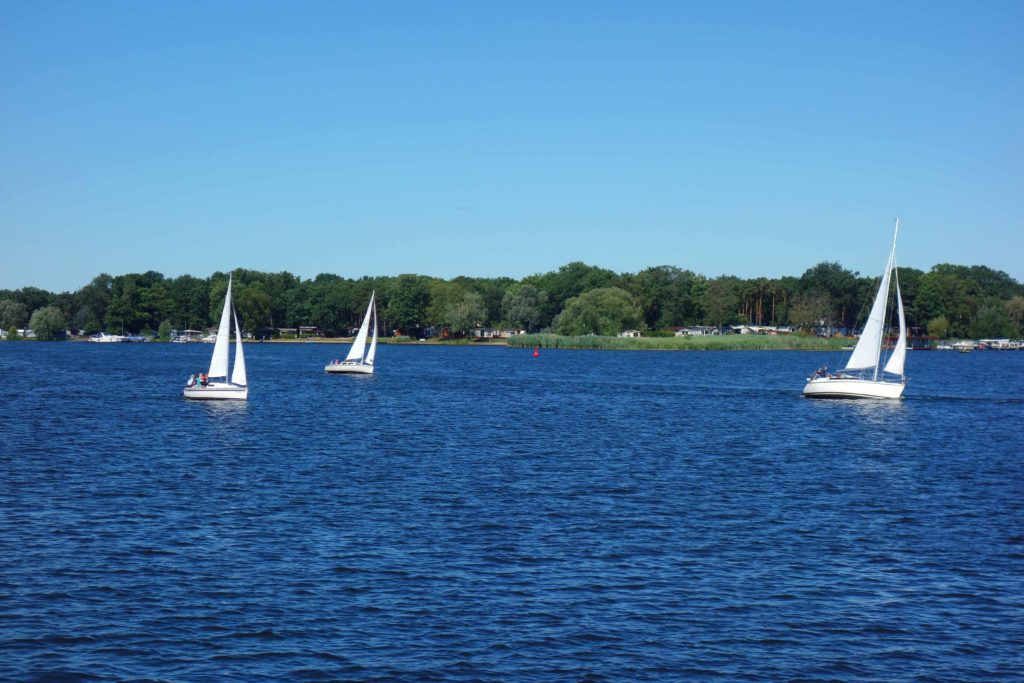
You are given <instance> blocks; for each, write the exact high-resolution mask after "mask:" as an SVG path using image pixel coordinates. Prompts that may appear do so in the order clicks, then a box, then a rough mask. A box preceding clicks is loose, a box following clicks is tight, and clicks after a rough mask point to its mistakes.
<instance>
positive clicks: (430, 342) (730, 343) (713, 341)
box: [67, 334, 856, 351]
mask: <svg viewBox="0 0 1024 683" xmlns="http://www.w3.org/2000/svg"><path fill="white" fill-rule="evenodd" d="M67 341H71V342H88V341H89V339H88V337H84V338H76V339H71V340H67ZM352 341H353V337H337V338H312V339H266V340H245V342H244V343H245V345H246V346H249V345H251V344H280V345H301V344H324V345H350V344H352ZM855 342H856V340H855V339H850V338H844V337H805V336H795V335H780V336H768V335H713V336H705V337H600V336H583V337H567V336H559V335H553V334H528V335H520V336H516V337H510V338H507V339H489V340H486V341H469V340H468V339H454V340H440V339H427V340H423V341H420V340H418V339H417V340H405V339H403V340H401V341H393V340H391V339H390V338H382V339H378V340H377V343H378V344H380V345H382V346H460V347H481V348H519V349H534V348H541V349H549V350H550V349H574V350H593V351H841V350H843V348H844V347H848V346H852V345H853V344H854V343H855ZM145 343H147V344H149V343H155V344H171V343H172V342H169V341H155V340H154V341H152V342H145ZM189 344H204V343H203V342H189Z"/></svg>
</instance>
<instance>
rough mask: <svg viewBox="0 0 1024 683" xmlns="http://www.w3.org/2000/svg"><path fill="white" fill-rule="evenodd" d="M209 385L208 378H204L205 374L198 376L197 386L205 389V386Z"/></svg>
mask: <svg viewBox="0 0 1024 683" xmlns="http://www.w3.org/2000/svg"><path fill="white" fill-rule="evenodd" d="M209 384H210V378H209V377H207V376H206V373H205V372H204V373H203V374H201V375H199V385H200V386H203V387H205V386H207V385H209Z"/></svg>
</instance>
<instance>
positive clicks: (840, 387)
mask: <svg viewBox="0 0 1024 683" xmlns="http://www.w3.org/2000/svg"><path fill="white" fill-rule="evenodd" d="M906 386H907V384H906V382H880V381H879V382H874V381H872V380H869V379H859V378H856V377H812V378H811V379H809V380H807V384H806V385H804V396H807V397H809V398H890V399H891V398H899V397H900V396H902V395H903V389H904V388H905V387H906Z"/></svg>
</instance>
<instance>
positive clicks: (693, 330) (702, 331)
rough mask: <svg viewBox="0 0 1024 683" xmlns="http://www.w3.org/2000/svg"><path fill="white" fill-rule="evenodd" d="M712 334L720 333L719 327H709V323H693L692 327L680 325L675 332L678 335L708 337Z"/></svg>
mask: <svg viewBox="0 0 1024 683" xmlns="http://www.w3.org/2000/svg"><path fill="white" fill-rule="evenodd" d="M712 334H718V328H717V327H708V326H707V325H691V326H690V327H680V328H679V329H677V330H676V332H675V335H676V336H677V337H707V336H709V335H712Z"/></svg>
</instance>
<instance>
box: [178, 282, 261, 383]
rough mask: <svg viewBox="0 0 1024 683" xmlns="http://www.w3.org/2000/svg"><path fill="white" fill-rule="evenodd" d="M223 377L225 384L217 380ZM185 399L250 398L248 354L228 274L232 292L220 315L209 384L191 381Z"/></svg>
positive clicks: (226, 295)
mask: <svg viewBox="0 0 1024 683" xmlns="http://www.w3.org/2000/svg"><path fill="white" fill-rule="evenodd" d="M232 319H234V321H235V366H234V368H233V369H232V371H231V379H230V380H229V379H228V364H229V360H230V359H229V357H228V356H229V355H230V347H231V321H232ZM216 378H223V381H220V382H216V381H213V380H214V379H216ZM184 396H185V398H189V399H195V400H204V401H210V400H214V401H216V400H225V399H234V400H239V401H244V400H246V399H247V398H248V397H249V382H248V379H247V378H246V375H245V354H244V353H243V352H242V328H241V327H240V326H239V325H238V316H237V315H236V314H235V309H234V307H232V305H231V275H228V291H227V293H226V294H225V295H224V310H223V311H221V314H220V327H219V328H218V329H217V341H216V343H215V344H214V345H213V357H212V358H211V359H210V372H209V373H208V375H207V381H206V382H205V383H201V382H197V381H195V380H194V378H193V379H190V380H189V384H188V385H186V387H185V390H184Z"/></svg>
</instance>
